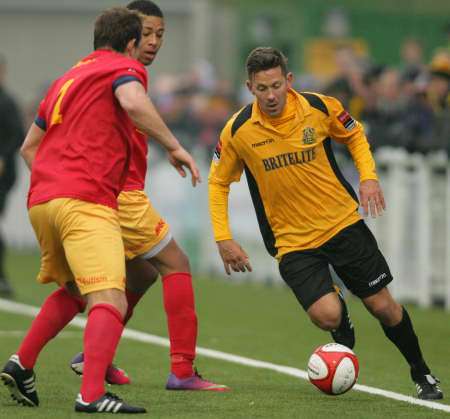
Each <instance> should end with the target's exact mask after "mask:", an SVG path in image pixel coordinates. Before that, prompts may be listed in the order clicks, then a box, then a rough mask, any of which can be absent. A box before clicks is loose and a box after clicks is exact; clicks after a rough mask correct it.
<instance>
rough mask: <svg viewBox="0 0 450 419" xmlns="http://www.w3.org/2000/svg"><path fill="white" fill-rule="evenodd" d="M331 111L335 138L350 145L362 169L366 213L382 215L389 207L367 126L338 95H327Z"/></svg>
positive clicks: (359, 168) (362, 200)
mask: <svg viewBox="0 0 450 419" xmlns="http://www.w3.org/2000/svg"><path fill="white" fill-rule="evenodd" d="M324 99H325V101H326V105H327V108H328V110H329V113H330V118H329V122H330V125H329V129H330V136H331V138H333V139H335V140H336V141H338V142H340V143H343V144H345V145H346V146H347V148H348V150H349V152H350V154H351V156H352V159H353V161H354V162H355V166H356V168H357V169H358V172H359V181H360V184H359V198H360V202H361V206H362V208H363V212H364V215H365V216H367V215H369V211H370V214H371V216H372V217H376V216H377V215H381V214H382V213H383V210H385V209H386V203H385V201H384V196H383V191H382V189H381V186H380V184H379V182H378V176H377V173H376V168H375V161H374V159H373V156H372V152H371V151H370V145H369V142H368V141H367V138H366V135H365V134H364V129H363V127H362V125H361V123H359V122H358V121H356V120H354V119H353V118H352V117H351V115H350V114H349V113H348V112H347V111H346V110H345V109H344V108H343V107H342V105H341V103H340V102H339V101H338V100H337V99H334V98H330V97H324Z"/></svg>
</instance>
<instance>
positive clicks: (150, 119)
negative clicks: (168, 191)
mask: <svg viewBox="0 0 450 419" xmlns="http://www.w3.org/2000/svg"><path fill="white" fill-rule="evenodd" d="M114 92H115V95H116V97H117V99H118V101H119V103H120V105H121V106H122V108H123V109H124V110H125V111H126V112H127V113H128V115H129V117H130V119H131V120H132V121H133V123H134V125H135V126H136V128H137V129H139V130H140V131H142V132H144V133H145V134H147V135H148V136H149V137H151V138H153V139H154V140H156V141H157V142H158V143H159V144H161V145H162V146H163V147H164V148H165V149H166V150H167V152H168V154H169V161H170V163H171V164H172V165H173V166H174V167H175V169H176V170H177V171H178V173H179V174H180V175H181V176H182V177H185V176H186V172H185V170H184V167H183V166H186V167H187V168H188V169H189V171H190V172H191V175H192V184H193V185H194V186H195V185H196V183H197V182H199V181H200V172H199V170H198V168H197V165H196V163H195V161H194V159H193V158H192V156H191V155H190V154H189V153H188V152H187V151H186V150H185V149H184V148H183V147H182V146H181V144H180V143H179V142H178V140H177V139H176V138H175V136H174V135H173V134H172V132H171V131H170V129H169V128H168V127H167V125H166V124H165V123H164V121H163V120H162V118H161V116H160V115H159V113H158V111H157V110H156V108H155V106H154V105H153V103H152V101H151V100H150V98H149V97H148V95H147V92H146V91H145V89H144V87H143V86H142V84H141V83H140V82H139V81H130V82H128V83H124V84H121V85H119V86H118V87H117V88H116V89H115V91H114Z"/></svg>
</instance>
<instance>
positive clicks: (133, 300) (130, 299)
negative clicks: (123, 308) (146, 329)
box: [123, 289, 144, 326]
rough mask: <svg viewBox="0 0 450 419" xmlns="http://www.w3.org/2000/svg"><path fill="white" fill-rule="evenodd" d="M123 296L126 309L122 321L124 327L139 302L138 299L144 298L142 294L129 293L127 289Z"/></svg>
mask: <svg viewBox="0 0 450 419" xmlns="http://www.w3.org/2000/svg"><path fill="white" fill-rule="evenodd" d="M125 294H126V296H127V303H128V308H127V313H126V314H125V317H124V319H123V325H124V326H125V325H126V324H127V323H128V321H129V320H130V319H131V316H132V315H133V311H134V307H135V306H136V304H137V303H138V302H139V301H140V299H141V298H142V297H143V296H144V294H143V293H140V292H134V291H130V290H129V289H126V290H125Z"/></svg>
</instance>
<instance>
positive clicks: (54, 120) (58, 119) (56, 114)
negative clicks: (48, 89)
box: [50, 79, 75, 126]
mask: <svg viewBox="0 0 450 419" xmlns="http://www.w3.org/2000/svg"><path fill="white" fill-rule="evenodd" d="M74 80H75V79H69V80H67V81H66V82H65V83H64V84H63V85H62V86H61V89H59V92H58V99H57V100H56V103H55V107H54V108H53V112H52V117H51V119H50V126H51V125H55V124H61V123H62V121H63V116H62V114H61V103H62V101H63V99H64V96H65V95H66V93H67V91H68V90H69V87H70V86H71V85H72V83H73V82H74Z"/></svg>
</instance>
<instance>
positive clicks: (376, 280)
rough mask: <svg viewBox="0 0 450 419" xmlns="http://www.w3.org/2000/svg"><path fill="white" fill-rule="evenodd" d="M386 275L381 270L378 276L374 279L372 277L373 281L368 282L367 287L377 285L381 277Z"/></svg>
mask: <svg viewBox="0 0 450 419" xmlns="http://www.w3.org/2000/svg"><path fill="white" fill-rule="evenodd" d="M386 277H387V273H386V272H383V273H382V274H381V275H380V276H378V277H377V278H376V279H374V280H373V281H370V282H369V287H374V286H375V285H377V284H378V283H379V282H380V281H381V280H382V279H384V278H386Z"/></svg>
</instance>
